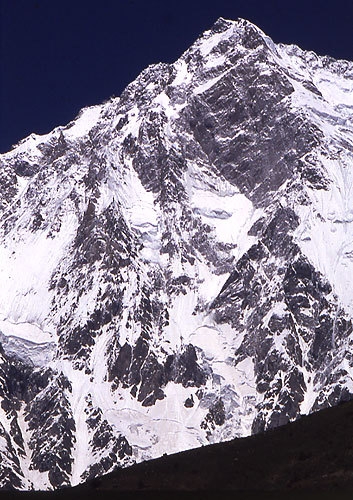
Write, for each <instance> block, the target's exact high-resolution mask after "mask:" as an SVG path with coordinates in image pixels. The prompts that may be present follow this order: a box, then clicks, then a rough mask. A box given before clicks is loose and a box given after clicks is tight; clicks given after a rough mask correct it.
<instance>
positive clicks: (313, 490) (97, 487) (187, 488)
mask: <svg viewBox="0 0 353 500" xmlns="http://www.w3.org/2000/svg"><path fill="white" fill-rule="evenodd" d="M3 495H5V493H3ZM4 497H5V496H4ZM17 497H23V498H33V499H34V498H38V499H39V498H45V499H46V498H63V499H64V498H65V499H71V498H75V499H76V498H79V497H81V498H91V497H93V498H124V499H125V498H127V499H129V498H160V497H163V498H168V499H169V498H175V497H178V498H179V497H185V498H188V497H192V498H200V499H203V498H215V499H218V498H233V499H235V500H237V499H242V498H249V499H250V498H254V499H255V498H259V499H267V498H281V499H282V498H283V499H296V498H298V499H299V498H300V499H305V498H320V499H331V498H332V499H335V498H347V499H348V498H349V499H350V498H353V402H352V401H350V402H348V403H344V404H342V405H340V406H338V407H335V408H330V409H326V410H322V411H320V412H318V413H315V414H312V415H310V416H307V417H302V418H301V419H300V420H298V421H296V422H294V423H291V424H288V425H286V426H283V427H279V428H277V429H274V430H271V431H268V432H266V433H264V434H261V435H257V436H252V437H249V438H243V439H237V440H234V441H231V442H228V443H223V444H215V445H210V446H206V447H203V448H199V449H194V450H190V451H186V452H183V453H178V454H176V455H171V456H164V457H162V458H160V459H157V460H153V461H150V462H145V463H141V464H138V465H135V466H133V467H130V468H127V469H121V470H119V471H117V472H115V473H111V474H109V475H107V476H104V477H102V478H100V479H95V480H93V481H91V482H89V483H86V484H83V485H80V486H78V487H76V488H70V489H66V490H61V491H57V492H55V493H44V492H42V493H41V492H39V493H25V494H21V493H17V494H15V493H13V494H12V493H11V494H6V498H17Z"/></svg>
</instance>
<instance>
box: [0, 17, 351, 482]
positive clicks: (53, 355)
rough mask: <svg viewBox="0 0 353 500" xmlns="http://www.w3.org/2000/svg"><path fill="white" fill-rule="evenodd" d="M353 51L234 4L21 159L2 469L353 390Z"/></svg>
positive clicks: (200, 431) (211, 430) (5, 176)
mask: <svg viewBox="0 0 353 500" xmlns="http://www.w3.org/2000/svg"><path fill="white" fill-rule="evenodd" d="M352 95H353V63H350V62H347V61H336V60H334V59H331V58H329V57H319V56H317V55H316V54H314V53H313V52H306V51H303V50H301V49H300V48H299V47H297V46H286V45H281V44H278V45H275V44H274V43H273V42H272V40H271V39H270V38H268V37H267V36H266V35H265V34H264V33H263V32H261V30H259V29H258V28H257V27H256V26H254V25H252V24H251V23H249V22H248V21H244V20H238V21H236V22H233V21H226V20H224V19H219V20H218V21H217V22H216V23H215V25H214V26H213V27H212V28H211V30H209V31H207V32H205V33H204V34H203V35H202V36H201V37H200V38H199V39H198V40H197V41H196V42H195V43H194V44H193V45H192V47H191V48H190V49H189V50H187V51H186V52H185V53H184V54H183V55H182V57H181V58H180V59H179V60H178V61H176V62H175V63H174V64H170V65H169V64H156V65H153V66H150V67H148V68H147V69H146V70H144V71H143V72H142V73H141V74H140V75H139V76H138V78H137V79H136V80H135V81H134V82H133V83H131V84H130V85H129V86H128V87H127V88H126V89H125V91H124V92H123V93H122V95H121V96H120V97H119V98H112V99H110V100H109V101H108V102H106V103H104V104H102V105H100V106H94V107H90V108H86V109H84V110H82V111H81V113H80V114H79V115H78V117H77V118H76V119H75V120H74V121H72V122H71V123H69V124H68V125H67V126H65V127H58V128H56V129H55V130H54V131H53V132H51V133H49V134H47V135H45V136H39V135H35V134H32V135H31V136H29V137H28V138H26V139H24V140H23V141H21V142H20V143H19V144H17V145H16V146H15V147H14V148H13V150H12V151H10V152H9V153H6V154H3V155H1V156H0V184H1V193H0V282H1V287H0V342H1V348H0V398H1V406H0V457H1V459H0V485H1V487H2V488H5V489H10V488H16V489H32V488H34V489H53V488H60V487H63V486H67V485H75V484H78V483H80V482H82V481H84V480H86V479H92V478H94V477H96V476H99V475H102V474H104V473H106V472H110V471H112V470H114V469H115V468H118V467H125V466H128V465H131V464H133V463H134V462H141V461H144V460H149V459H151V458H155V457H158V456H162V455H163V454H165V453H167V454H170V453H174V452H177V451H181V450H186V449H190V448H195V447H199V446H202V445H204V444H207V443H216V442H221V441H226V440H229V439H232V438H234V437H240V436H241V437H243V436H247V435H250V434H252V433H258V432H261V431H264V430H267V429H270V428H273V427H276V426H279V425H282V424H285V423H287V422H289V421H292V420H295V419H297V418H298V417H300V415H303V414H308V413H310V412H313V411H316V410H320V409H322V408H325V407H328V406H333V405H336V404H338V403H339V402H341V401H345V400H348V399H351V398H352V397H353V380H352V375H353V368H352V365H353V332H352V317H353V293H352V292H351V283H352V282H353V227H352V224H351V223H352V222H353V170H352V165H353V118H352V116H353V115H352V109H353V98H352Z"/></svg>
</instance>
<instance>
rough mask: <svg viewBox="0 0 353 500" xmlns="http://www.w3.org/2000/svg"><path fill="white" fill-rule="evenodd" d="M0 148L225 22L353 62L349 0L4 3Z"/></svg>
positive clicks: (114, 91)
mask: <svg viewBox="0 0 353 500" xmlns="http://www.w3.org/2000/svg"><path fill="white" fill-rule="evenodd" d="M0 2H1V11H0V14H1V20H0V23H1V25H0V28H1V46H0V65H1V66H0V70H1V75H0V83H1V94H0V102H1V108H0V151H1V152H4V151H7V150H9V149H10V148H11V145H12V144H14V143H15V142H17V141H18V140H20V139H22V138H23V137H25V136H26V135H28V134H30V133H31V132H36V133H46V132H49V131H50V130H51V129H52V128H54V127H55V126H57V125H63V124H66V123H67V122H69V121H70V120H72V119H73V118H74V117H75V115H76V114H77V112H78V111H79V110H80V109H81V108H82V107H83V106H87V105H92V104H98V103H100V102H102V101H103V100H105V99H107V98H109V97H110V96H111V95H119V94H120V93H121V91H122V90H123V89H124V87H125V86H126V85H127V84H128V83H129V82H130V81H132V80H133V79H134V78H135V77H136V76H137V75H138V73H139V72H140V71H142V70H143V69H144V68H145V67H146V66H147V65H148V64H152V63H156V62H159V61H163V62H173V61H174V60H175V59H177V58H178V57H179V56H180V55H181V53H182V52H183V51H184V50H186V49H187V48H188V47H189V46H190V45H191V43H192V42H193V41H194V40H195V39H196V38H197V37H198V35H199V34H200V33H201V32H203V31H204V30H206V29H208V28H209V27H210V26H211V25H212V24H213V22H214V21H216V19H217V18H218V17H220V16H222V17H225V18H229V19H236V18H238V17H244V18H246V19H249V20H250V21H252V22H254V23H255V24H257V25H258V26H259V27H260V28H261V29H263V30H264V31H265V32H266V33H267V34H268V35H270V36H271V37H272V38H273V39H274V41H276V42H284V43H297V44H298V45H300V46H301V47H302V48H305V49H311V50H314V51H316V52H318V53H319V54H329V55H332V56H334V57H337V58H345V59H351V60H353V2H352V0H347V1H345V0H335V1H332V0H330V1H329V0H326V1H325V0H322V1H315V0H312V1H311V0H306V1H304V0H291V1H286V0H282V1H277V0H262V1H259V0H244V1H243V0H213V1H208V0H202V1H201V0H196V1H193V0H188V1H186V0H179V1H174V0H169V1H168V0H164V1H157V0H155V1H148V0H115V1H114V0H99V1H90V0H86V1H81V0H70V1H67V0H58V1H57V0H0Z"/></svg>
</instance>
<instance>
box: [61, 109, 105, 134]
mask: <svg viewBox="0 0 353 500" xmlns="http://www.w3.org/2000/svg"><path fill="white" fill-rule="evenodd" d="M101 111H102V106H92V107H89V108H84V109H82V110H81V112H80V113H79V115H78V117H77V118H76V120H75V121H74V122H73V125H72V127H70V128H68V129H66V130H65V131H64V135H66V136H69V137H70V138H78V137H83V136H84V135H87V134H88V132H89V131H90V130H91V129H92V128H93V127H94V126H95V125H96V124H97V121H98V118H99V115H100V114H101Z"/></svg>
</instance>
